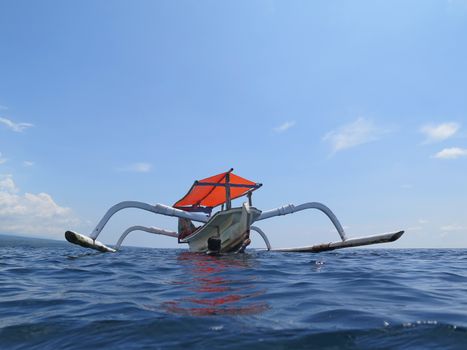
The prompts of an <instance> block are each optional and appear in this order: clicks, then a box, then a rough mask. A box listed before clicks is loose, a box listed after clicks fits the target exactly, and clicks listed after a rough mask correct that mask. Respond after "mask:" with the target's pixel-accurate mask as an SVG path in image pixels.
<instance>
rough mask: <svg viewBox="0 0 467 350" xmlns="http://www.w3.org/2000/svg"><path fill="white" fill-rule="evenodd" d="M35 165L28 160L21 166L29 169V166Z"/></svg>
mask: <svg viewBox="0 0 467 350" xmlns="http://www.w3.org/2000/svg"><path fill="white" fill-rule="evenodd" d="M34 164H35V163H34V162H31V161H30V160H25V161H24V162H23V166H25V167H30V166H33V165H34Z"/></svg>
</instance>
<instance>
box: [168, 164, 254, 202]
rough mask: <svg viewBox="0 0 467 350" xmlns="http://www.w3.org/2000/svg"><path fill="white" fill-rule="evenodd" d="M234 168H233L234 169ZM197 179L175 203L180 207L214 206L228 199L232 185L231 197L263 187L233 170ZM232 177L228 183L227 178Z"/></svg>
mask: <svg viewBox="0 0 467 350" xmlns="http://www.w3.org/2000/svg"><path fill="white" fill-rule="evenodd" d="M232 170H233V169H232ZM232 170H230V171H227V172H225V173H222V174H218V175H214V176H211V177H208V178H205V179H202V180H199V181H195V183H194V184H193V186H191V188H190V190H189V191H188V193H187V194H186V195H185V196H184V197H183V198H182V199H180V200H179V201H178V202H177V203H175V204H174V207H175V208H178V209H185V210H190V209H195V207H201V208H203V207H204V208H209V209H211V208H214V207H217V206H218V205H221V204H224V203H226V202H227V201H228V199H227V194H226V193H227V191H226V187H227V186H229V187H230V199H235V198H238V197H241V196H243V195H245V194H247V193H248V192H250V191H254V190H256V189H257V188H259V187H261V184H257V183H255V182H253V181H250V180H247V179H244V178H243V177H240V176H238V175H235V174H233V173H232V172H231V171H232ZM227 175H228V177H229V178H230V179H229V180H230V181H229V182H228V184H226V178H227Z"/></svg>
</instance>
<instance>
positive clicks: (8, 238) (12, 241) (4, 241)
mask: <svg viewBox="0 0 467 350" xmlns="http://www.w3.org/2000/svg"><path fill="white" fill-rule="evenodd" d="M25 244H27V245H29V246H38V247H39V246H42V247H43V246H63V245H66V242H65V240H63V241H59V240H55V239H47V238H37V237H28V236H17V235H11V234H1V233H0V245H2V246H5V245H9V246H14V245H22V246H24V245H25Z"/></svg>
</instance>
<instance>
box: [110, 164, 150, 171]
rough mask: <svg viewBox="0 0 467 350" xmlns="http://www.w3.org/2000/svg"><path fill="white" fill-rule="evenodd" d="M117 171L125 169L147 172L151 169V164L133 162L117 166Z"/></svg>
mask: <svg viewBox="0 0 467 350" xmlns="http://www.w3.org/2000/svg"><path fill="white" fill-rule="evenodd" d="M118 170H119V171H127V172H132V173H148V172H150V171H151V170H152V164H150V163H133V164H130V165H128V166H125V167H123V168H119V169H118Z"/></svg>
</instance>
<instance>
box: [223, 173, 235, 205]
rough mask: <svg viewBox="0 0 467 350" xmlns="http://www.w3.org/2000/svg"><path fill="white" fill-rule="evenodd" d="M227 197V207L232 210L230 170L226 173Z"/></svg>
mask: <svg viewBox="0 0 467 350" xmlns="http://www.w3.org/2000/svg"><path fill="white" fill-rule="evenodd" d="M232 170H233V169H232ZM225 198H226V199H227V201H226V202H225V203H226V206H225V208H226V209H227V210H230V209H231V208H232V200H231V198H230V171H229V172H228V173H227V174H225Z"/></svg>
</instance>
